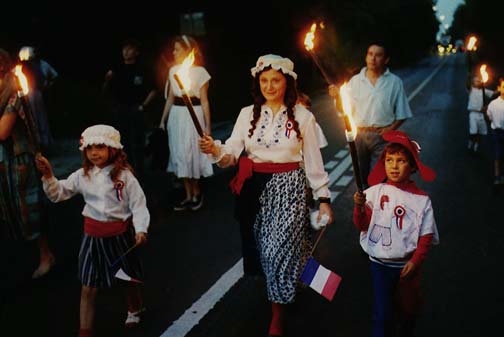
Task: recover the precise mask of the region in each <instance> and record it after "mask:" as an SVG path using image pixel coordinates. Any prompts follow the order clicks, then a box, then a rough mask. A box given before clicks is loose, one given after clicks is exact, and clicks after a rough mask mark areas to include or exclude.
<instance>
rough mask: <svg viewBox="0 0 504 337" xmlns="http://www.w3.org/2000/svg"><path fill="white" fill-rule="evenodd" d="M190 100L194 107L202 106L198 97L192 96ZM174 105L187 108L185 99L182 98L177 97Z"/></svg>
mask: <svg viewBox="0 0 504 337" xmlns="http://www.w3.org/2000/svg"><path fill="white" fill-rule="evenodd" d="M189 98H190V99H191V103H192V105H201V102H200V100H199V98H198V97H194V96H191V97H189ZM173 105H182V106H185V103H184V99H183V98H182V97H179V96H175V99H174V100H173Z"/></svg>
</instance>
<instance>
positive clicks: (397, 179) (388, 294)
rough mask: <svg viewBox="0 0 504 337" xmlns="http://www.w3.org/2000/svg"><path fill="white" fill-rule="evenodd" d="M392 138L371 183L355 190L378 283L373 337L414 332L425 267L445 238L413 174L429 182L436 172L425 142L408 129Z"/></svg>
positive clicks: (361, 227) (366, 248)
mask: <svg viewBox="0 0 504 337" xmlns="http://www.w3.org/2000/svg"><path fill="white" fill-rule="evenodd" d="M383 138H384V139H385V140H386V141H387V142H389V143H388V144H387V145H386V146H385V148H384V150H383V152H382V154H381V156H380V159H379V161H378V162H377V164H376V165H375V167H374V168H373V170H372V171H371V173H370V174H369V177H368V183H369V185H370V186H371V187H369V188H368V189H366V190H365V191H364V192H356V193H355V194H354V203H355V208H354V224H355V226H356V227H357V229H358V230H360V244H361V247H362V248H363V250H364V251H365V252H366V253H367V254H368V255H369V259H370V266H371V275H372V282H373V294H374V295H373V296H374V300H373V316H372V320H373V324H372V337H379V336H394V335H395V334H396V332H397V335H398V336H402V337H403V336H413V330H414V325H415V321H416V316H417V315H418V313H419V310H420V308H421V304H422V297H421V292H420V274H421V272H420V270H421V268H420V267H421V265H422V262H423V261H424V260H425V258H426V256H427V252H428V251H429V248H430V246H431V245H432V244H437V243H438V242H439V237H438V231H437V227H436V222H435V220H434V212H433V209H432V204H431V200H430V198H429V196H428V195H427V194H426V193H425V192H423V191H421V190H420V189H418V187H417V186H416V184H415V182H414V181H412V180H411V179H410V178H411V174H413V173H414V172H416V171H419V172H420V176H421V177H422V179H423V180H425V181H433V180H434V179H435V177H436V174H435V172H434V171H433V170H431V169H430V168H429V167H427V166H425V165H424V164H422V163H421V162H420V159H419V158H418V152H419V151H420V146H419V145H418V143H416V142H415V141H412V140H411V139H410V138H409V137H408V135H407V134H406V133H404V132H402V131H398V130H394V131H388V132H385V133H384V134H383Z"/></svg>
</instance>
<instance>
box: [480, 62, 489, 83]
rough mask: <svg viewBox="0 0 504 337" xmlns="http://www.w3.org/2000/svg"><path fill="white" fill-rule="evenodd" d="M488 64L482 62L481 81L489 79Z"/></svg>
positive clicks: (484, 81)
mask: <svg viewBox="0 0 504 337" xmlns="http://www.w3.org/2000/svg"><path fill="white" fill-rule="evenodd" d="M486 68H487V65H486V64H482V65H481V67H480V74H481V81H482V82H483V84H485V83H486V82H487V81H488V73H487V71H486Z"/></svg>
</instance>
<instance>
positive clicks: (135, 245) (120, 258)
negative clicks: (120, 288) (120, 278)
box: [109, 243, 138, 268]
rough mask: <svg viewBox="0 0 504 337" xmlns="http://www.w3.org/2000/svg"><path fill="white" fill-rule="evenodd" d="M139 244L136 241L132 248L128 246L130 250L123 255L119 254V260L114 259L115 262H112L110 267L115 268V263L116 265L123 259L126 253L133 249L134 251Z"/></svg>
mask: <svg viewBox="0 0 504 337" xmlns="http://www.w3.org/2000/svg"><path fill="white" fill-rule="evenodd" d="M137 246H138V245H137V244H136V243H135V244H134V245H133V246H131V247H130V248H128V250H127V251H126V252H125V253H124V254H122V255H121V256H119V257H118V258H117V260H115V261H114V263H112V264H111V265H110V267H109V268H113V267H114V266H115V265H116V264H117V263H118V262H119V261H121V260H122V259H123V258H124V257H125V256H126V255H128V253H129V252H131V251H132V250H133V249H134V248H135V247H137Z"/></svg>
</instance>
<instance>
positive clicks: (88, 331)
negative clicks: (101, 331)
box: [79, 329, 93, 337]
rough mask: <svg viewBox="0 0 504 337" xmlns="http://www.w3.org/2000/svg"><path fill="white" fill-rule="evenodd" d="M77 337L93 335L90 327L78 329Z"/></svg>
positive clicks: (91, 336)
mask: <svg viewBox="0 0 504 337" xmlns="http://www.w3.org/2000/svg"><path fill="white" fill-rule="evenodd" d="M79 337H93V330H92V329H80V330H79Z"/></svg>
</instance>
